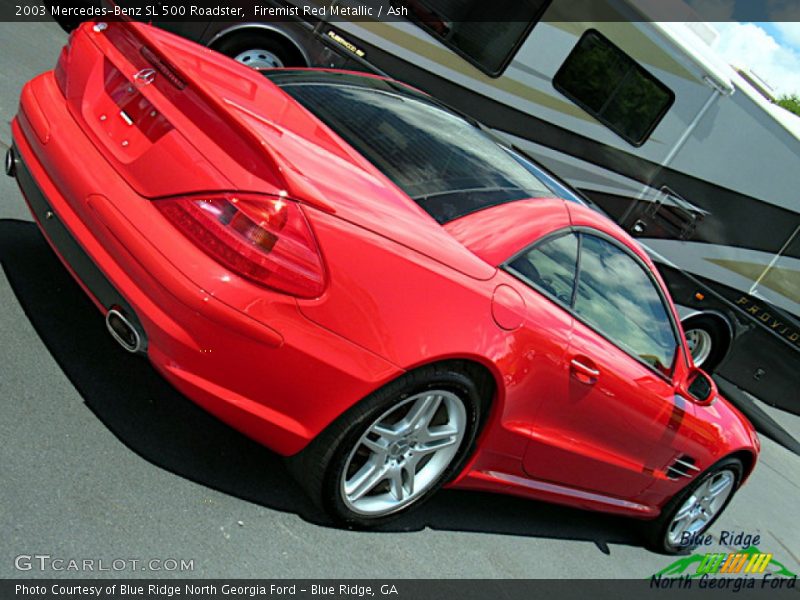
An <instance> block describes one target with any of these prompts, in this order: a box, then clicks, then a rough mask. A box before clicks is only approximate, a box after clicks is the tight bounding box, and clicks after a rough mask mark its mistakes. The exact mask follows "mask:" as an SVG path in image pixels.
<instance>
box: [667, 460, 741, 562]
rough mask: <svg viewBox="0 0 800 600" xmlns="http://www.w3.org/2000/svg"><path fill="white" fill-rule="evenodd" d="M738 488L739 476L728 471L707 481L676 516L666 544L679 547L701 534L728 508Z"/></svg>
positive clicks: (668, 530) (723, 471)
mask: <svg viewBox="0 0 800 600" xmlns="http://www.w3.org/2000/svg"><path fill="white" fill-rule="evenodd" d="M735 485H736V475H735V474H734V472H733V471H730V470H728V469H723V470H720V471H717V472H716V473H714V474H713V475H711V476H710V477H708V478H707V479H706V480H705V481H704V482H703V483H701V484H700V486H699V487H698V488H697V489H696V490H694V492H692V494H691V495H690V496H689V497H688V498H687V499H686V500H685V501H684V503H683V504H682V505H681V507H680V508H679V509H678V512H676V513H675V517H674V518H673V519H672V522H671V523H670V525H669V527H668V528H667V543H668V544H669V545H670V546H675V547H679V546H681V545H685V544H684V540H685V539H687V538H691V537H692V536H695V535H696V534H699V533H702V532H703V531H704V530H705V529H706V528H707V527H708V526H709V525H710V524H711V522H712V521H713V520H714V518H715V517H716V516H717V515H718V514H719V512H720V511H721V510H722V509H723V508H724V507H725V504H726V502H727V501H728V498H729V497H730V496H731V494H732V493H733V489H734V487H735ZM687 534H688V535H687Z"/></svg>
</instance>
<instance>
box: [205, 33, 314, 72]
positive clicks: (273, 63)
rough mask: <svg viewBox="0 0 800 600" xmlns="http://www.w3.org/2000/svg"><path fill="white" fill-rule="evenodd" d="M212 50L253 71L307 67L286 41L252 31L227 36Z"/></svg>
mask: <svg viewBox="0 0 800 600" xmlns="http://www.w3.org/2000/svg"><path fill="white" fill-rule="evenodd" d="M213 48H214V50H216V51H217V52H221V53H222V54H225V55H226V56H230V57H231V58H232V59H234V60H236V61H238V62H240V63H242V64H243V65H247V66H248V67H252V68H253V69H280V68H283V67H305V66H307V65H306V62H305V60H304V59H303V56H302V55H301V54H300V52H299V51H298V50H297V49H296V48H294V47H293V46H292V45H291V44H290V43H289V42H287V41H286V40H283V39H281V38H279V37H275V36H269V35H264V34H262V33H258V32H253V31H248V32H243V33H237V34H234V35H230V36H227V37H225V38H223V39H222V40H221V41H219V42H217V43H216V44H214V46H213Z"/></svg>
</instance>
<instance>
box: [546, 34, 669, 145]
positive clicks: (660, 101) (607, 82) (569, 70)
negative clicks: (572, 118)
mask: <svg viewBox="0 0 800 600" xmlns="http://www.w3.org/2000/svg"><path fill="white" fill-rule="evenodd" d="M553 85H554V86H555V88H556V89H557V90H558V91H559V92H561V93H562V94H564V95H565V96H567V97H568V98H569V99H570V100H572V101H573V102H575V103H576V104H577V105H578V106H580V107H581V108H583V109H584V110H585V111H586V112H588V113H589V114H590V115H592V116H593V117H594V118H596V119H597V120H598V121H600V122H601V123H603V124H604V125H606V126H607V127H608V128H609V129H611V130H612V131H613V132H614V133H616V134H617V135H619V136H620V137H622V138H623V139H625V140H626V141H628V142H630V143H631V144H633V145H634V146H641V145H642V144H644V142H645V141H646V140H647V138H648V137H650V134H651V133H652V132H653V129H655V127H656V125H658V123H659V121H661V118H662V117H663V116H664V114H666V112H667V110H669V107H670V106H671V105H672V103H673V102H674V101H675V95H674V94H673V93H672V91H671V90H670V89H669V88H668V87H667V86H665V85H664V84H663V83H661V82H660V81H659V80H658V79H656V78H655V77H653V75H651V74H650V73H648V72H647V71H646V70H645V69H644V68H643V67H642V66H641V65H639V63H637V62H636V61H634V60H633V59H632V58H631V57H630V56H628V55H627V54H625V53H624V52H623V51H622V50H620V49H619V48H617V47H616V46H615V45H614V44H612V43H611V42H610V41H608V40H607V39H606V38H605V37H603V36H602V35H601V34H600V33H598V32H597V31H594V30H591V29H590V30H589V31H587V32H586V33H584V34H583V37H581V39H580V40H579V41H578V43H577V45H576V46H575V48H573V50H572V52H571V53H570V55H569V56H568V57H567V60H565V61H564V64H563V65H561V68H560V69H559V70H558V73H556V76H555V77H554V78H553Z"/></svg>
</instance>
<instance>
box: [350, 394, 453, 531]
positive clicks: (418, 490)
mask: <svg viewBox="0 0 800 600" xmlns="http://www.w3.org/2000/svg"><path fill="white" fill-rule="evenodd" d="M466 428H467V411H466V408H465V406H464V402H463V401H462V400H461V398H459V397H458V396H457V395H456V394H454V393H452V392H449V391H445V390H428V391H424V392H421V393H418V394H415V395H413V396H411V397H409V398H407V399H405V400H404V401H402V402H401V403H400V404H398V405H396V406H393V407H392V408H390V409H389V410H387V411H386V412H384V413H383V414H382V415H381V416H380V417H378V418H377V419H375V421H374V422H373V423H372V424H371V425H370V426H369V427H368V428H367V430H366V432H365V433H364V434H363V435H362V436H361V438H360V439H359V440H358V441H357V442H356V444H355V446H354V447H353V449H352V451H351V452H350V455H349V456H348V458H347V461H346V463H345V468H344V471H343V473H342V478H341V494H342V499H343V501H344V504H345V506H347V508H348V509H350V510H352V511H353V512H355V513H358V514H362V515H369V516H381V515H386V514H390V513H393V512H396V511H398V510H400V509H402V508H403V507H405V506H408V505H409V504H411V503H413V502H414V501H415V500H417V499H418V498H420V497H421V496H422V495H423V494H424V493H425V492H426V491H427V490H428V489H429V488H430V487H431V486H432V485H433V484H434V483H436V482H437V481H438V479H439V477H440V476H441V475H442V473H444V472H445V470H447V468H448V466H449V465H450V463H451V462H452V461H453V458H454V457H455V456H456V454H457V452H458V449H459V447H460V445H461V440H462V439H463V437H464V433H465V431H466Z"/></svg>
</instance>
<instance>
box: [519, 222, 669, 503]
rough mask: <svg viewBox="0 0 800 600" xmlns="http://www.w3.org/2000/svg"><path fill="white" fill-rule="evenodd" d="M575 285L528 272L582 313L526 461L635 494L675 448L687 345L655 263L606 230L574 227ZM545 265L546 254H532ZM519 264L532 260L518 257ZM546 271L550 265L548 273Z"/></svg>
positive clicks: (533, 473)
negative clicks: (676, 371)
mask: <svg viewBox="0 0 800 600" xmlns="http://www.w3.org/2000/svg"><path fill="white" fill-rule="evenodd" d="M569 235H570V236H571V238H572V239H573V240H574V242H572V244H573V245H575V246H577V247H578V256H579V258H578V262H577V268H576V271H577V272H576V276H575V278H574V280H573V282H572V283H573V285H572V287H571V288H567V287H566V286H565V285H564V283H563V282H554V281H553V280H552V279H551V278H548V277H546V276H542V277H540V279H541V281H540V282H538V283H537V282H535V281H533V278H535V277H536V274H535V273H534V271H531V273H530V277H529V280H530V281H532V282H533V284H534V285H535V287H538V288H539V289H540V290H541V291H542V292H543V293H544V294H545V295H547V296H548V297H550V298H551V299H553V300H554V301H556V302H559V303H560V304H561V305H562V306H563V307H564V309H565V310H567V311H569V312H570V313H571V314H572V315H573V317H574V324H573V327H572V332H571V336H570V342H569V346H568V350H567V353H566V355H565V359H564V360H565V362H566V365H565V370H566V371H567V373H568V376H566V377H563V378H562V377H561V375H560V374H557V375H556V379H557V380H558V381H560V382H562V383H561V385H560V389H559V393H553V394H552V395H550V396H548V397H547V398H542V399H541V400H540V402H539V404H538V409H537V410H536V413H535V415H534V417H533V423H532V424H531V431H532V437H531V441H530V443H529V445H528V448H527V450H526V453H525V457H524V459H523V463H524V465H523V466H524V469H525V471H526V473H527V474H528V475H529V476H530V477H532V478H534V479H537V480H544V481H552V482H557V483H559V484H562V485H566V486H569V487H574V488H579V489H582V490H591V491H593V492H597V493H601V494H605V495H610V496H615V497H619V498H626V497H632V496H634V495H636V494H637V493H639V492H641V491H642V490H643V489H644V488H645V487H647V486H648V485H649V484H650V483H651V481H652V473H653V471H654V470H658V469H663V468H664V467H665V466H666V465H667V464H668V462H669V461H670V460H671V459H673V458H674V457H675V455H676V453H677V452H676V448H675V447H674V442H675V433H676V431H677V429H678V426H679V425H680V422H681V419H682V415H683V407H684V406H685V401H684V400H682V399H681V398H678V397H676V394H675V389H674V386H673V384H672V382H671V379H670V376H671V371H672V364H673V361H674V360H675V356H676V354H677V348H678V339H679V337H678V335H677V329H676V325H675V322H674V319H673V318H672V317H671V316H670V315H671V311H670V309H669V306H668V303H667V302H666V299H665V295H664V292H663V291H662V290H661V287H660V286H659V284H658V283H657V281H656V279H655V278H654V277H653V276H652V274H651V273H650V271H649V268H648V267H647V265H646V264H645V263H644V262H643V261H641V259H639V258H638V257H637V256H636V255H635V254H634V253H633V252H631V251H630V250H629V249H627V248H626V247H624V246H623V245H621V244H619V243H618V242H616V241H615V240H614V239H613V238H611V237H608V236H606V235H605V234H602V233H600V232H599V231H595V230H590V229H586V228H575V229H574V230H573V231H572V232H571V233H570V234H569ZM526 259H527V262H529V263H531V264H532V265H533V268H534V270H538V269H537V267H536V265H537V264H539V263H540V262H541V260H540V259H539V258H538V257H537V256H534V255H533V254H528V255H527V257H526ZM514 264H516V272H519V271H520V270H521V269H525V268H529V267H525V266H521V265H522V263H520V262H519V261H517V262H515V263H511V264H510V265H509V266H510V267H511V268H512V269H513V268H515V267H514V266H513V265H514ZM540 275H541V273H540Z"/></svg>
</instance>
